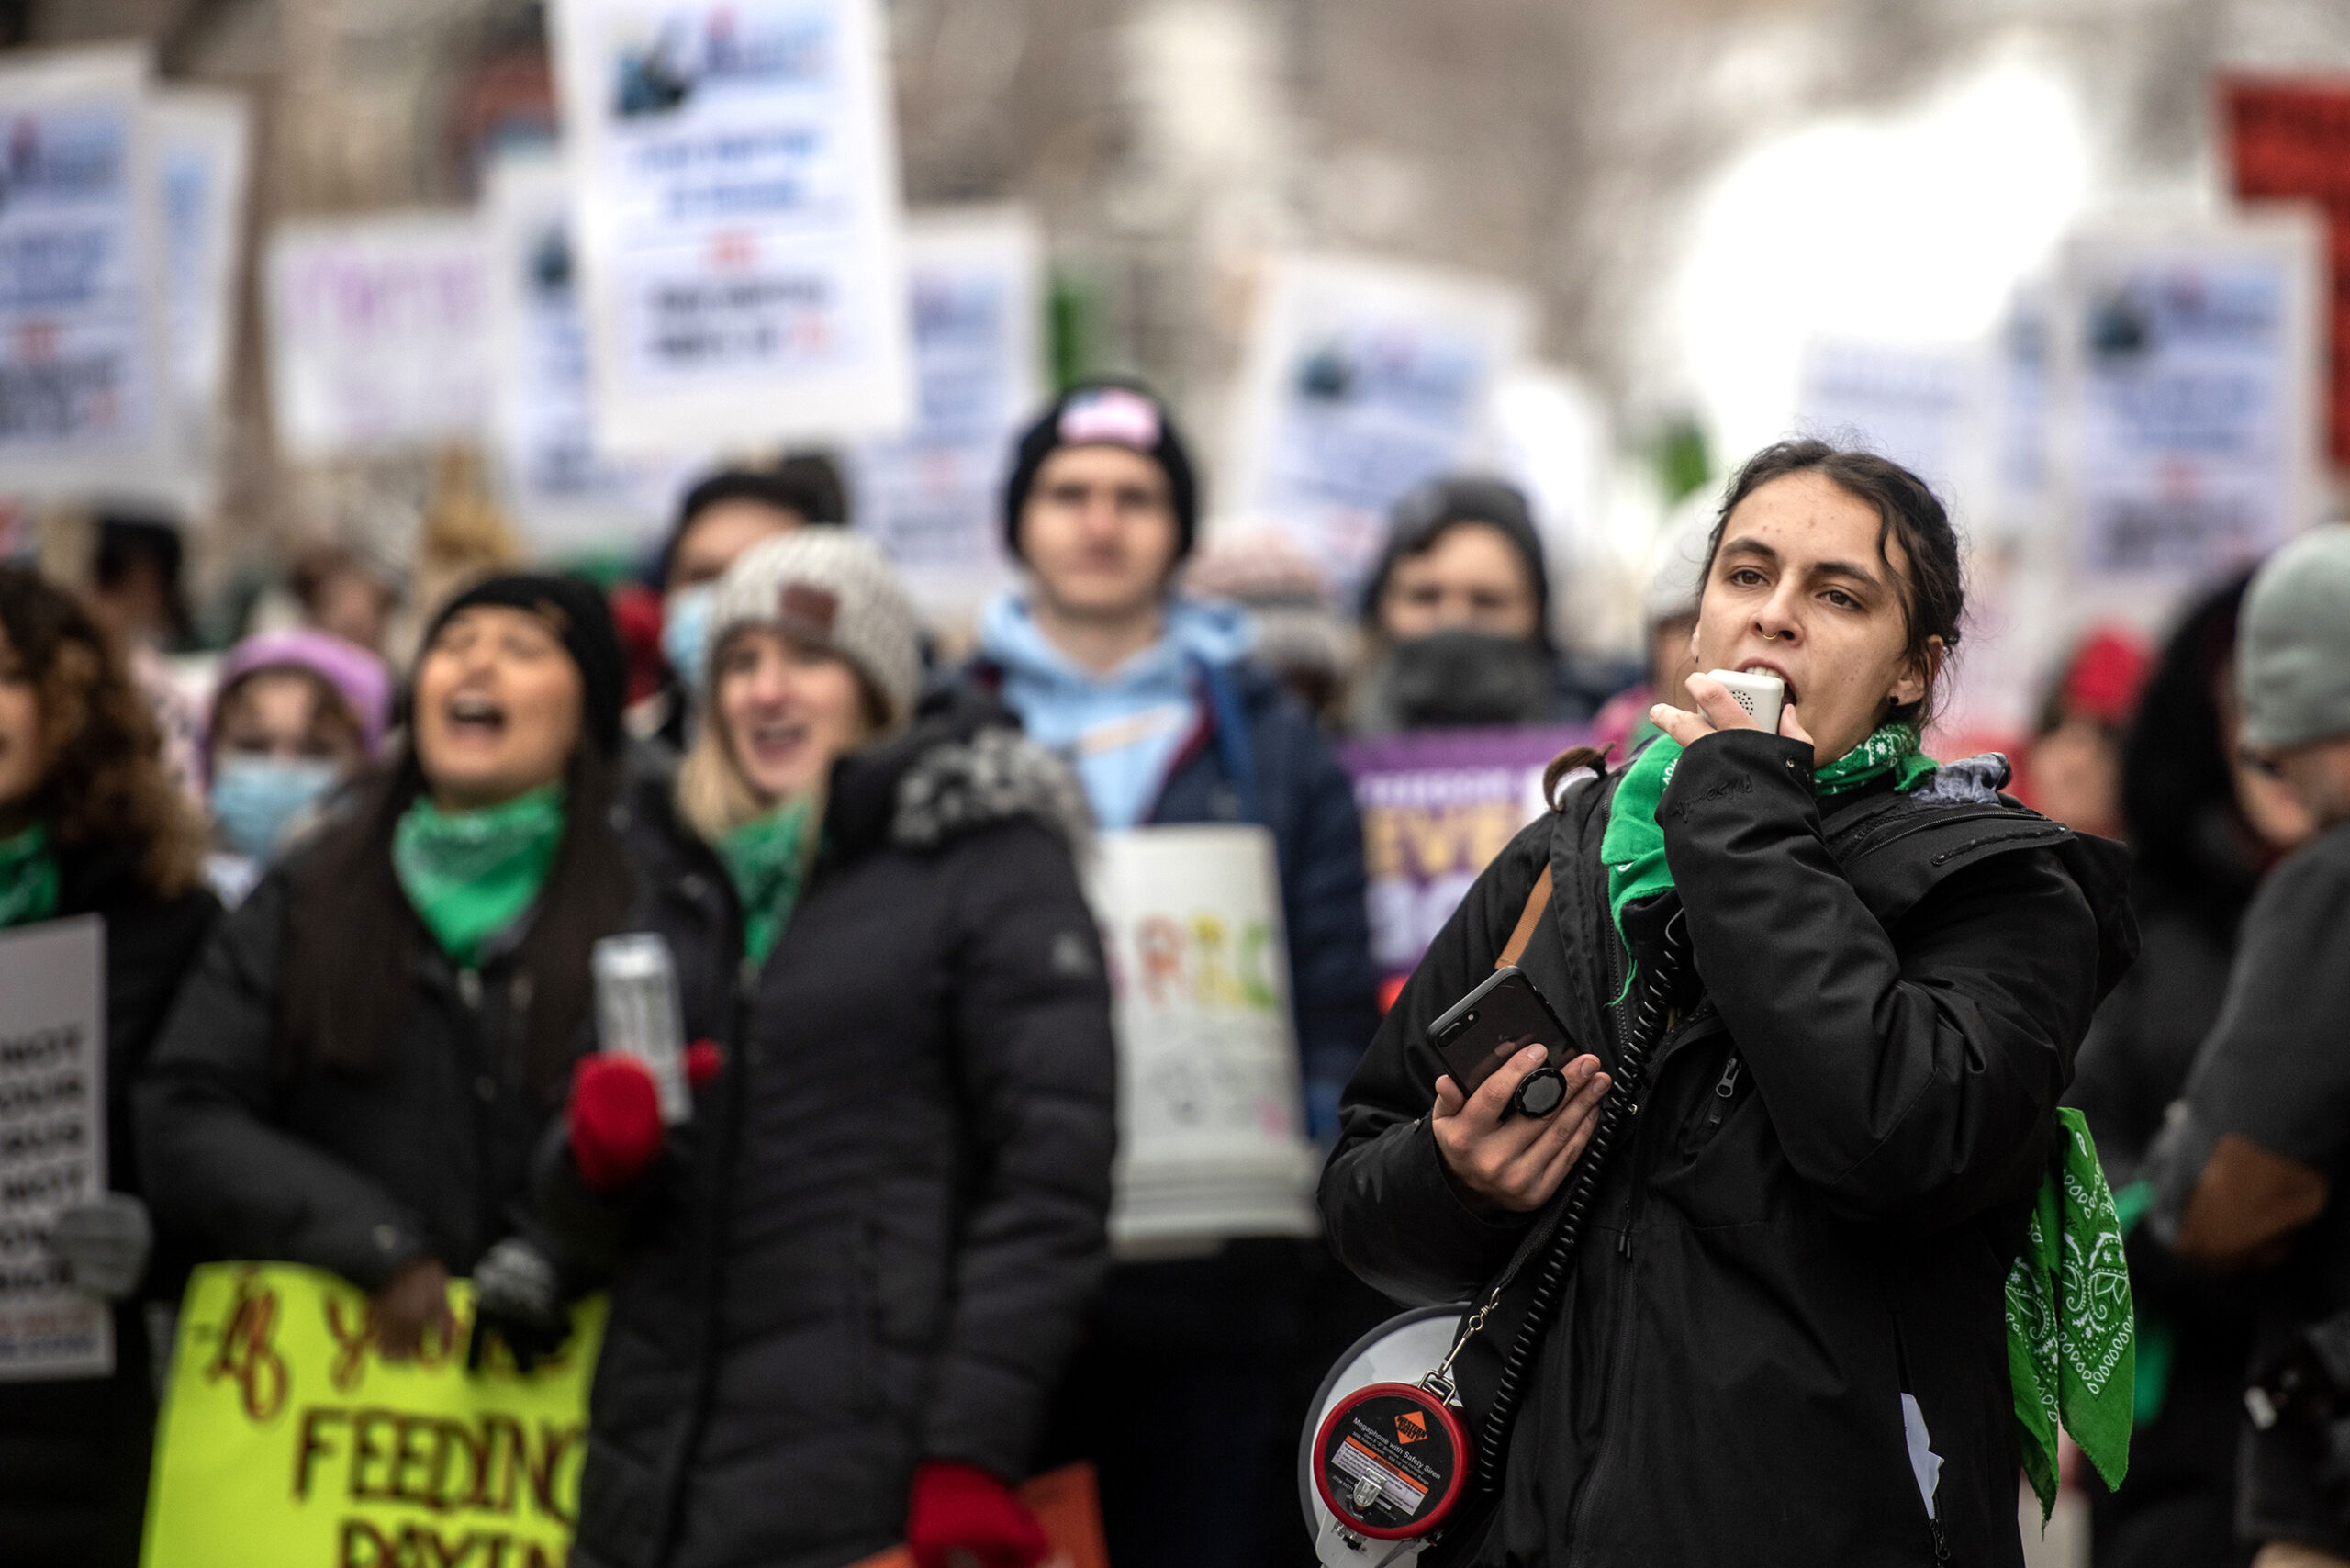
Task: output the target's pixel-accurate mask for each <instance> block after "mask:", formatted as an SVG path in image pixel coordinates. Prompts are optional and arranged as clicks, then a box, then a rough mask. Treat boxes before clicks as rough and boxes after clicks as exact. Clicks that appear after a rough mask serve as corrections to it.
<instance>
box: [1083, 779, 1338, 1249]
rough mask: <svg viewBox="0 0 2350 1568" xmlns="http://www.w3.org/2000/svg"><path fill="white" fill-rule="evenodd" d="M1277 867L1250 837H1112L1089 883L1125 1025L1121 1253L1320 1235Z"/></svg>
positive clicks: (1256, 832)
mask: <svg viewBox="0 0 2350 1568" xmlns="http://www.w3.org/2000/svg"><path fill="white" fill-rule="evenodd" d="M1088 881H1089V884H1090V891H1091V897H1092V900H1093V906H1094V913H1095V915H1096V916H1097V918H1099V920H1100V921H1101V923H1102V944H1103V946H1104V949H1105V950H1106V951H1107V953H1108V954H1109V958H1110V973H1111V986H1112V990H1113V1014H1114V1018H1115V1023H1116V1028H1117V1037H1118V1159H1117V1164H1116V1167H1115V1170H1114V1188H1113V1198H1112V1201H1111V1208H1110V1240H1111V1244H1112V1246H1113V1248H1115V1249H1119V1250H1121V1251H1122V1252H1123V1253H1125V1255H1128V1256H1136V1255H1143V1254H1147V1253H1149V1252H1152V1251H1158V1250H1166V1249H1182V1248H1185V1247H1188V1246H1193V1245H1212V1244H1213V1243H1214V1242H1216V1241H1219V1240H1222V1239H1224V1238H1229V1237H1236V1236H1297V1237H1304V1236H1312V1235H1314V1234H1315V1232H1316V1230H1317V1228H1318V1226H1317V1222H1316V1220H1315V1211H1314V1199H1313V1193H1314V1182H1315V1171H1316V1168H1317V1165H1318V1163H1319V1162H1318V1161H1317V1160H1316V1159H1315V1152H1314V1146H1313V1145H1312V1144H1311V1143H1309V1142H1308V1141H1307V1140H1306V1137H1305V1134H1304V1110H1303V1103H1302V1098H1301V1096H1302V1090H1301V1088H1300V1084H1299V1071H1298V1057H1297V1034H1296V1026H1295V1025H1294V1023H1293V1022H1292V1015H1291V1012H1290V980H1289V957H1288V947H1287V946H1286V943H1285V941H1284V939H1283V935H1282V931H1281V884H1280V881H1279V878H1278V875H1277V873H1276V871H1275V863H1274V859H1273V839H1272V834H1270V832H1268V831H1267V830H1266V829H1264V828H1262V827H1258V826H1254V825H1246V826H1202V827H1188V826H1187V827H1148V828H1138V829H1136V830H1134V831H1132V832H1129V833H1111V834H1102V837H1101V840H1100V854H1099V856H1098V857H1097V859H1096V861H1095V863H1094V865H1093V867H1092V868H1091V876H1090V877H1089V879H1088Z"/></svg>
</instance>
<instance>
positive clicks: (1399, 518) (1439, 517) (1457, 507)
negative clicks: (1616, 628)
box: [1362, 478, 1550, 647]
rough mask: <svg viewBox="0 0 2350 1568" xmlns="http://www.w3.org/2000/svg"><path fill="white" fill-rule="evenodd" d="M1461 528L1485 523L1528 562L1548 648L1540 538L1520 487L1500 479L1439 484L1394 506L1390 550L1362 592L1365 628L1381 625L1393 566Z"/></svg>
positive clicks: (1546, 580) (1540, 636) (1541, 636)
mask: <svg viewBox="0 0 2350 1568" xmlns="http://www.w3.org/2000/svg"><path fill="white" fill-rule="evenodd" d="M1458 522H1482V523H1485V524H1488V525H1489V526H1491V527H1494V528H1496V529H1499V530H1500V531H1501V532H1502V534H1503V535H1504V537H1505V538H1507V539H1508V540H1509V542H1510V543H1512V544H1514V545H1516V547H1517V553H1518V554H1520V555H1521V556H1523V557H1525V560H1526V570H1527V575H1528V576H1529V577H1532V578H1533V581H1534V609H1535V625H1536V626H1537V627H1538V628H1539V630H1538V631H1537V633H1535V636H1536V640H1537V641H1539V642H1540V643H1541V644H1543V645H1544V646H1545V647H1548V646H1549V645H1550V571H1549V569H1548V567H1547V566H1546V565H1545V563H1544V561H1543V559H1542V536H1541V534H1539V533H1538V532H1535V529H1534V515H1533V513H1532V512H1531V511H1530V510H1527V505H1526V497H1525V496H1524V495H1523V494H1522V493H1521V492H1520V491H1519V490H1518V488H1517V487H1516V486H1515V485H1511V484H1507V483H1505V482H1504V481H1502V480H1499V479H1471V478H1453V479H1435V480H1431V481H1429V482H1428V483H1427V484H1425V485H1422V486H1420V487H1418V488H1416V489H1414V490H1411V491H1408V492H1406V493H1405V494H1404V498H1403V499H1402V500H1399V501H1397V502H1396V503H1395V508H1394V510H1393V511H1392V512H1390V513H1389V514H1388V528H1387V547H1386V548H1385V549H1384V550H1383V551H1382V552H1381V553H1380V556H1379V567H1378V569H1377V570H1376V571H1374V572H1372V573H1371V581H1370V583H1369V585H1368V586H1366V587H1365V588H1364V589H1363V594H1362V621H1363V624H1364V625H1365V626H1368V627H1374V628H1375V627H1376V626H1377V625H1378V624H1379V600H1380V597H1381V596H1382V594H1384V593H1385V592H1386V591H1387V579H1388V578H1389V577H1393V576H1394V573H1395V564H1396V563H1397V562H1398V561H1401V560H1402V559H1404V557H1405V556H1406V555H1416V554H1419V553H1420V552H1421V551H1423V550H1426V549H1427V548H1428V546H1430V545H1431V544H1434V543H1436V539H1437V535H1438V534H1440V533H1442V532H1444V531H1445V530H1446V529H1448V528H1450V527H1451V526H1452V525H1453V524H1455V523H1458Z"/></svg>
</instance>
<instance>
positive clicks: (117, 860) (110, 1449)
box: [0, 849, 220, 1568]
mask: <svg viewBox="0 0 2350 1568" xmlns="http://www.w3.org/2000/svg"><path fill="white" fill-rule="evenodd" d="M58 914H59V916H60V917H61V918H62V917H64V916H68V915H80V914H97V915H103V916H104V917H105V919H106V1168H107V1169H106V1185H107V1186H108V1187H109V1188H111V1189H112V1190H114V1191H116V1192H119V1193H136V1192H138V1191H140V1188H141V1185H142V1183H141V1182H140V1170H139V1168H138V1162H137V1160H136V1159H134V1158H133V1152H132V1148H131V1142H130V1117H129V1105H130V1083H131V1081H132V1079H133V1078H135V1077H136V1076H137V1074H138V1072H139V1070H140V1066H141V1064H142V1063H143V1062H144V1061H145V1059H146V1058H147V1053H148V1050H149V1047H151V1046H152V1045H153V1044H154V1040H155V1033H156V1031H157V1029H159V1028H160V1027H161V1026H162V1022H163V1015H164V1014H165V1012H166V1011H167V1010H168V1009H169V1008H170V1006H171V1004H172V998H173V996H174V995H176V994H177V993H178V991H179V988H180V981H181V979H182V977H184V976H185V974H186V973H187V971H188V967H189V966H190V965H191V964H193V963H194V962H195V961H196V954H197V952H198V951H199V950H200V949H201V948H202V946H203V945H204V939H205V937H206V935H207V934H208V933H209V932H210V931H211V930H212V927H213V925H214V924H215V923H216V922H217V921H218V919H219V915H220V905H219V902H218V901H217V900H216V899H214V898H213V896H212V894H211V893H210V892H209V891H207V890H205V889H203V888H201V887H198V888H195V889H191V890H188V891H186V892H185V893H182V894H180V895H179V896H178V897H177V898H173V899H169V900H163V899H158V898H156V897H155V896H154V895H153V894H151V893H150V892H148V891H147V890H146V889H145V888H144V887H143V886H142V885H141V883H140V879H139V878H138V877H137V875H136V873H135V870H134V868H133V867H132V864H131V861H130V857H129V855H128V854H126V853H124V852H122V851H119V850H114V849H106V850H96V851H91V852H88V853H84V854H68V855H65V856H62V857H60V864H59V866H58ZM180 1272H181V1271H180V1269H179V1268H178V1267H176V1266H175V1264H174V1262H173V1260H172V1259H171V1258H170V1257H169V1256H168V1255H159V1257H158V1258H157V1260H156V1262H155V1264H154V1266H152V1267H151V1269H150V1271H149V1276H148V1287H149V1288H148V1291H147V1293H146V1294H150V1295H155V1296H160V1297H162V1299H170V1296H171V1294H172V1292H173V1290H174V1289H175V1288H176V1286H177V1285H178V1283H179V1282H180V1278H179V1276H180ZM114 1354H115V1371H114V1375H113V1376H112V1377H108V1378H74V1379H70V1380H67V1381H64V1382H59V1383H0V1564H17V1563H25V1564H35V1563H39V1564H49V1563H57V1562H73V1563H87V1564H92V1565H94V1568H109V1565H113V1564H121V1565H122V1568H129V1564H131V1563H134V1562H138V1560H139V1534H140V1523H141V1520H142V1518H143V1517H144V1499H145V1497H146V1495H147V1469H148V1457H149V1450H150V1445H151V1441H152V1439H153V1432H154V1423H155V1396H154V1384H153V1379H152V1372H151V1368H150V1365H149V1358H148V1345H147V1327H146V1324H145V1322H144V1320H143V1316H142V1313H141V1311H140V1305H139V1303H138V1302H136V1301H131V1302H127V1303H125V1304H123V1305H121V1306H119V1307H117V1309H116V1310H115V1314H114Z"/></svg>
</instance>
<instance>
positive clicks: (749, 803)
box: [677, 622, 911, 844]
mask: <svg viewBox="0 0 2350 1568" xmlns="http://www.w3.org/2000/svg"><path fill="white" fill-rule="evenodd" d="M761 629H762V628H760V627H759V626H758V625H757V623H755V622H744V623H742V624H740V625H736V626H733V627H730V628H728V630H727V631H726V632H725V633H723V634H722V635H721V636H720V637H719V639H718V640H717V643H716V644H715V645H713V646H712V647H711V650H710V666H709V673H708V674H707V675H705V676H704V677H703V685H702V690H701V693H700V696H701V703H702V706H701V714H700V722H699V723H697V724H696V725H695V726H694V740H693V745H690V746H689V747H688V748H687V750H686V760H685V762H684V763H683V764H682V765H680V766H679V767H678V768H677V814H678V815H679V816H680V817H683V818H684V819H685V822H686V825H687V826H688V827H690V828H692V829H693V830H694V832H696V833H698V834H700V835H701V836H702V838H703V840H704V841H705V842H707V843H711V844H715V843H716V842H718V840H719V839H721V838H722V837H724V836H725V835H726V834H729V833H732V832H733V830H734V829H736V828H738V827H741V826H742V825H743V824H744V823H746V822H749V821H750V820H751V819H752V818H753V817H755V816H759V815H761V814H763V813H765V812H770V811H773V810H774V809H775V807H776V804H777V802H775V801H769V800H765V799H763V798H762V797H761V796H760V794H759V792H758V790H756V789H755V788H753V787H752V784H751V781H750V780H749V779H748V778H744V777H743V769H742V767H741V766H740V765H739V764H737V763H736V762H735V760H734V748H733V745H731V744H730V743H729V737H728V735H727V731H726V715H725V714H724V713H723V712H722V711H720V710H719V706H718V686H719V682H720V680H721V679H722V667H721V666H722V662H723V655H724V654H725V652H726V649H727V646H728V645H729V644H732V643H733V641H734V640H735V639H736V638H737V637H739V636H741V635H742V634H743V633H745V632H751V631H757V630H761ZM767 630H772V628H767ZM832 656H833V657H834V658H835V659H838V660H839V661H840V662H841V664H842V665H843V666H845V667H846V668H847V670H848V672H849V673H850V674H851V675H853V676H855V677H856V689H857V696H858V697H859V699H860V700H861V703H860V705H861V707H862V709H863V713H864V718H865V733H864V734H861V735H859V736H857V737H856V739H855V740H853V741H851V742H850V743H849V745H847V746H846V747H845V749H844V750H843V751H842V753H841V755H842V756H852V755H854V754H855V753H856V752H860V751H863V750H864V749H865V748H866V747H867V746H869V745H876V744H878V743H879V742H881V741H886V740H890V739H891V738H893V737H894V736H896V735H898V734H901V733H902V732H903V731H904V730H905V729H906V728H907V726H908V724H909V722H911V715H908V714H901V713H893V712H891V711H890V701H889V699H888V698H886V697H884V696H883V695H882V694H881V692H880V689H878V687H876V686H875V685H874V684H873V681H872V679H871V678H869V677H867V675H866V673H865V671H864V670H863V669H862V668H860V667H859V666H857V664H856V661H855V660H854V659H850V658H847V657H845V656H844V655H840V654H837V653H834V654H833V655H832ZM812 789H813V793H814V796H815V802H816V814H817V815H818V816H819V817H820V818H821V817H822V815H823V810H824V781H823V780H822V778H819V779H818V780H817V781H816V783H815V785H814V786H813V787H812ZM811 842H812V839H811Z"/></svg>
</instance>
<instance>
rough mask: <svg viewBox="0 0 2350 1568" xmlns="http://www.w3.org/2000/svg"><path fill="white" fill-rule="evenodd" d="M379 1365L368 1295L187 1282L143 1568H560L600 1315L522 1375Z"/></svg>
mask: <svg viewBox="0 0 2350 1568" xmlns="http://www.w3.org/2000/svg"><path fill="white" fill-rule="evenodd" d="M450 1306H451V1309H452V1310H453V1312H454V1313H455V1314H456V1317H457V1322H458V1330H459V1331H458V1334H457V1336H456V1342H455V1344H454V1345H453V1346H447V1345H439V1344H428V1346H427V1347H426V1354H425V1355H424V1356H423V1357H421V1358H420V1359H419V1360H417V1361H409V1362H388V1361H385V1360H384V1359H383V1358H382V1357H381V1356H379V1355H378V1354H376V1351H375V1346H374V1344H373V1342H372V1340H371V1337H370V1335H369V1333H368V1330H367V1297H366V1296H365V1295H364V1294H363V1293H361V1292H360V1291H358V1290H357V1289H355V1288H353V1286H352V1285H350V1284H348V1283H346V1282H344V1281H342V1280H340V1279H338V1278H336V1277H335V1276H333V1275H331V1274H327V1273H322V1272H320V1271H318V1270H315V1269H305V1268H299V1267H297V1266H295V1265H292V1264H284V1263H263V1264H257V1263H214V1264H207V1265H206V1266H205V1267H204V1268H201V1269H198V1270H197V1271H196V1277H195V1279H194V1280H193V1281H191V1282H190V1283H189V1285H188V1290H187V1297H186V1299H185V1302H184V1303H183V1304H182V1305H181V1310H180V1329H179V1345H178V1349H177V1350H176V1351H175V1352H174V1354H173V1361H172V1375H171V1385H170V1388H169V1389H168V1390H167V1392H166V1394H165V1395H164V1403H163V1414H162V1424H161V1426H160V1428H159V1429H158V1431H157V1434H156V1443H155V1471H154V1481H153V1485H152V1487H151V1492H150V1495H149V1497H148V1502H147V1540H146V1550H145V1552H144V1555H143V1556H142V1558H141V1562H142V1564H143V1568H222V1565H223V1564H229V1563H233V1564H236V1565H237V1568H562V1565H563V1563H564V1561H565V1556H566V1555H567V1551H568V1548H569V1545H570V1540H571V1531H572V1527H573V1526H574V1524H575V1523H576V1521H577V1518H578V1501H579V1467H580V1461H581V1459H582V1457H583V1454H584V1451H585V1450H586V1447H587V1424H588V1378H589V1376H590V1375H591V1373H592V1372H593V1371H594V1368H595V1364H596V1350H597V1346H598V1345H599V1342H600V1341H601V1339H602V1337H603V1316H604V1311H603V1303H602V1301H601V1300H600V1298H599V1299H598V1300H595V1301H591V1302H588V1303H586V1304H584V1305H582V1306H581V1307H580V1308H579V1309H578V1310H577V1311H576V1313H575V1315H574V1316H573V1333H572V1336H571V1338H570V1340H569V1341H568V1342H567V1343H566V1344H565V1346H564V1348H563V1350H562V1352H561V1353H560V1354H559V1355H558V1356H557V1357H556V1358H555V1359H554V1360H553V1361H543V1362H541V1363H540V1364H539V1366H538V1367H537V1368H536V1369H535V1370H534V1371H532V1372H531V1373H529V1374H528V1375H524V1374H522V1373H520V1372H517V1371H516V1370H515V1368H514V1365H513V1362H512V1361H511V1360H510V1359H509V1358H507V1357H506V1356H505V1355H504V1354H503V1352H502V1350H500V1351H498V1353H496V1354H493V1355H492V1356H491V1357H490V1358H488V1360H487V1364H486V1365H485V1366H484V1367H483V1369H482V1370H481V1371H480V1372H467V1371H466V1370H465V1365H464V1346H465V1336H466V1333H467V1332H468V1331H469V1329H470V1327H471V1324H472V1317H473V1312H472V1307H473V1302H472V1294H471V1291H470V1289H469V1288H468V1286H467V1285H466V1283H465V1282H464V1281H458V1282H454V1283H453V1285H452V1286H451V1289H450Z"/></svg>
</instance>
